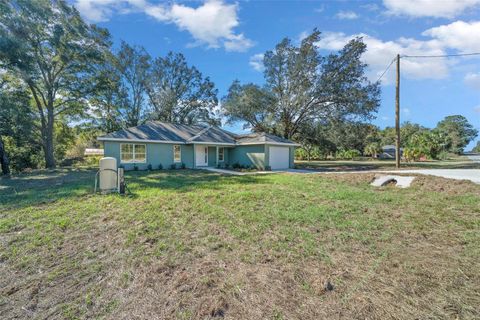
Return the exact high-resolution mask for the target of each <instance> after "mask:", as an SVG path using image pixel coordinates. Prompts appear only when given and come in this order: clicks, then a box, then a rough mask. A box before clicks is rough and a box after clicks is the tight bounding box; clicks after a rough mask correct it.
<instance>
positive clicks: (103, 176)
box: [100, 157, 117, 193]
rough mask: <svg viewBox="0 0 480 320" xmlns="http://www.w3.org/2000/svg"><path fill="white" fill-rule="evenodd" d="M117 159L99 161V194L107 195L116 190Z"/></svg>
mask: <svg viewBox="0 0 480 320" xmlns="http://www.w3.org/2000/svg"><path fill="white" fill-rule="evenodd" d="M116 171H117V159H115V158H112V157H105V158H102V159H100V192H102V193H107V192H112V191H116V189H117V172H116Z"/></svg>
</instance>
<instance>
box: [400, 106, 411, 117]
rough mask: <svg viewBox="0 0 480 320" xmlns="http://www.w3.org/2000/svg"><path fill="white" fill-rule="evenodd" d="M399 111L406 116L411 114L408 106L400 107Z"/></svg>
mask: <svg viewBox="0 0 480 320" xmlns="http://www.w3.org/2000/svg"><path fill="white" fill-rule="evenodd" d="M400 111H401V112H402V114H404V115H405V116H406V117H410V115H411V114H412V111H411V110H410V109H409V108H401V109H400Z"/></svg>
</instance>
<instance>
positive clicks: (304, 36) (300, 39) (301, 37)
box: [297, 31, 310, 43]
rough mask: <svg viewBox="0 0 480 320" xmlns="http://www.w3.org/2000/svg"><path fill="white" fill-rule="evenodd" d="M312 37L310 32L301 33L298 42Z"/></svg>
mask: <svg viewBox="0 0 480 320" xmlns="http://www.w3.org/2000/svg"><path fill="white" fill-rule="evenodd" d="M309 35H310V33H309V32H308V31H302V32H300V34H299V35H298V39H297V40H298V42H299V43H300V42H302V41H303V39H305V38H306V37H308V36H309Z"/></svg>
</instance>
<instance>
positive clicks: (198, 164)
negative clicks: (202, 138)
mask: <svg viewBox="0 0 480 320" xmlns="http://www.w3.org/2000/svg"><path fill="white" fill-rule="evenodd" d="M227 157H228V152H227V147H226V146H224V145H212V144H195V145H194V146H193V159H194V161H193V165H194V168H207V167H211V168H216V167H218V165H219V164H223V163H226V162H227Z"/></svg>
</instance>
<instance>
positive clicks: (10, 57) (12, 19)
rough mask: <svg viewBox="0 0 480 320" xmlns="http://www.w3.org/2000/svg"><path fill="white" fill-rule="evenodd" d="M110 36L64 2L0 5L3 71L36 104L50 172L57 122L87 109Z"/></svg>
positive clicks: (6, 0)
mask: <svg viewBox="0 0 480 320" xmlns="http://www.w3.org/2000/svg"><path fill="white" fill-rule="evenodd" d="M108 36H109V35H108V32H107V31H106V30H103V29H98V28H96V27H94V26H89V25H87V24H86V23H85V22H84V21H83V20H82V19H81V17H80V15H79V13H78V12H77V10H76V9H75V8H73V7H71V6H69V5H68V4H67V3H66V2H65V1H63V0H55V1H29V0H1V2H0V38H1V41H0V68H3V69H5V70H7V72H9V73H12V74H13V75H15V76H16V77H17V78H18V79H22V81H23V82H24V83H25V84H26V85H27V86H28V88H29V90H30V92H31V94H32V96H33V98H34V104H35V107H36V110H37V113H38V118H39V122H40V131H41V144H42V147H43V150H44V154H45V164H46V166H47V167H49V168H52V167H55V158H54V122H55V119H56V117H58V116H60V115H68V114H75V113H79V112H82V111H83V110H84V109H85V108H86V106H87V105H86V103H85V99H86V98H87V97H88V95H89V94H90V93H92V92H93V90H94V87H95V83H94V81H92V79H91V78H90V76H91V75H92V74H93V73H94V72H95V69H96V66H97V63H99V62H101V61H102V57H103V52H104V51H105V50H107V49H108V47H109V42H108V41H107V40H108Z"/></svg>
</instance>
